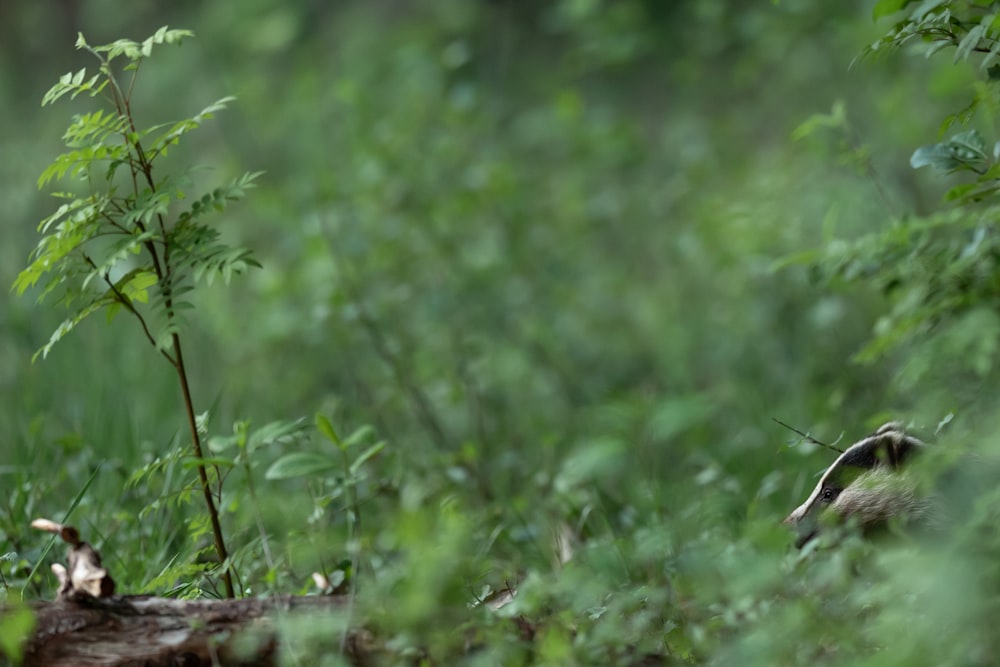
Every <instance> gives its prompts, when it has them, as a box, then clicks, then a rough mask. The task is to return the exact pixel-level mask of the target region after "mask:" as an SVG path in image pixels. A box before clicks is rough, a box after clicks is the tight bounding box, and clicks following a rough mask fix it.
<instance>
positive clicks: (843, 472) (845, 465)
mask: <svg viewBox="0 0 1000 667" xmlns="http://www.w3.org/2000/svg"><path fill="white" fill-rule="evenodd" d="M923 446H924V443H922V442H921V441H920V440H918V439H916V438H914V437H912V436H909V435H907V434H906V433H905V432H904V431H903V430H902V427H901V425H900V424H899V423H897V422H890V423H888V424H885V425H883V426H882V427H881V428H879V429H878V430H877V431H875V433H873V434H872V435H870V436H868V437H867V438H864V439H863V440H860V441H858V442H856V443H854V444H853V445H851V446H850V447H849V448H847V450H846V451H844V453H843V454H841V455H840V456H839V457H837V460H836V461H834V462H833V465H831V466H830V467H829V468H827V469H826V471H825V472H824V473H823V475H822V477H820V480H819V484H817V485H816V488H815V489H813V492H812V493H811V494H810V495H809V497H808V498H806V501H805V502H804V503H802V504H801V505H799V506H798V507H797V508H795V510H793V511H792V513H791V514H789V515H788V517H787V518H786V519H785V520H784V523H785V524H787V525H790V526H792V527H793V528H795V530H796V532H797V533H798V539H797V540H796V543H795V546H797V547H802V546H803V545H804V544H805V543H806V542H808V541H809V540H810V539H812V538H813V537H814V536H815V535H816V533H817V532H818V531H819V517H820V516H821V515H822V514H823V513H824V512H825V511H826V510H832V511H833V512H835V513H836V514H838V515H840V516H842V517H846V516H851V515H858V516H859V518H860V519H861V522H862V523H863V524H866V523H875V522H877V521H878V520H884V519H885V518H887V517H885V516H884V515H885V514H887V513H891V511H890V510H889V509H887V507H886V502H885V497H877V493H878V488H879V487H880V486H884V485H880V484H873V485H869V486H863V482H864V480H872V479H873V478H874V476H876V475H883V476H884V475H885V474H886V473H892V472H893V471H895V470H897V469H898V468H899V466H900V465H902V464H903V463H904V462H905V461H907V460H908V459H909V458H910V456H911V455H912V453H913V452H915V451H916V450H917V449H919V448H920V447H923ZM845 491H847V493H846V494H845ZM869 501H870V502H869ZM866 503H867V504H868V505H869V507H866Z"/></svg>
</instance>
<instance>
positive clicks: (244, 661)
mask: <svg viewBox="0 0 1000 667" xmlns="http://www.w3.org/2000/svg"><path fill="white" fill-rule="evenodd" d="M345 600H346V599H345V598H344V597H341V596H336V597H331V596H308V597H303V596H290V595H288V596H279V597H271V598H251V599H242V600H172V599H166V598H158V597H149V596H132V595H129V596H112V597H104V598H95V597H92V596H88V595H80V596H73V597H72V598H69V599H63V600H59V601H56V602H37V603H35V604H33V605H32V609H33V611H34V613H35V617H36V624H35V630H34V632H33V634H32V636H31V638H30V639H29V640H28V643H27V645H26V646H25V649H24V663H23V664H24V665H26V666H28V667H97V666H100V667H119V666H121V667H124V666H126V665H129V666H134V665H142V666H144V667H159V666H161V665H162V666H164V667H166V666H168V665H169V666H171V667H175V666H179V665H184V666H191V667H194V666H201V665H206V666H211V665H241V666H248V667H249V666H257V665H261V666H265V665H272V664H275V663H276V658H277V651H278V648H279V642H278V636H277V621H279V620H280V619H282V618H288V617H291V616H298V615H299V614H307V613H308V614H320V613H322V612H324V611H335V610H336V609H339V608H341V607H342V606H343V605H344V604H345ZM332 627H334V626H332ZM332 632H334V630H333V629H332V628H331V633H332ZM346 639H347V641H346V642H345V643H344V653H345V657H346V658H347V660H348V661H349V662H350V663H352V664H358V665H363V664H365V663H366V662H367V659H366V657H365V656H364V655H363V653H364V649H363V648H362V647H361V646H360V643H363V641H362V640H363V634H362V633H360V632H358V631H355V632H352V633H350V634H349V635H348V636H347V638H346Z"/></svg>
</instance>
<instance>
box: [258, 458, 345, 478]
mask: <svg viewBox="0 0 1000 667" xmlns="http://www.w3.org/2000/svg"><path fill="white" fill-rule="evenodd" d="M337 468H338V465H337V463H336V461H334V460H333V459H331V458H330V457H328V456H322V455H320V454H314V453H312V452H295V453H292V454H286V455H285V456H282V457H281V458H279V459H278V460H277V461H275V462H274V463H273V464H271V467H270V468H268V469H267V472H266V473H265V474H264V477H265V478H266V479H274V480H277V479H292V478H295V477H307V476H311V475H318V474H321V473H326V472H330V471H331V470H336V469H337Z"/></svg>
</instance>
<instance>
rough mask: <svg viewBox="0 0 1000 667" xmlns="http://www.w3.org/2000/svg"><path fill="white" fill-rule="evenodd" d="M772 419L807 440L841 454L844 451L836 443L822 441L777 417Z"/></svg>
mask: <svg viewBox="0 0 1000 667" xmlns="http://www.w3.org/2000/svg"><path fill="white" fill-rule="evenodd" d="M771 419H772V420H774V421H775V422H777V423H778V424H780V425H781V426H784V427H785V428H787V429H788V430H789V431H791V432H793V433H797V434H798V435H800V436H801V437H802V439H803V440H805V441H806V442H811V443H812V444H814V445H819V446H820V447H826V448H827V449H832V450H833V451H835V452H838V453H840V454H843V453H844V450H843V449H841V448H839V447H836V446H835V445H828V444H826V443H825V442H822V441H821V440H817V439H816V438H814V437H812V436H811V435H809V434H808V433H803V432H802V431H800V430H799V429H797V428H795V427H794V426H789V425H788V424H786V423H785V422H783V421H781V420H780V419H778V418H777V417H771ZM837 440H840V438H837Z"/></svg>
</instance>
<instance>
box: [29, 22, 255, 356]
mask: <svg viewBox="0 0 1000 667" xmlns="http://www.w3.org/2000/svg"><path fill="white" fill-rule="evenodd" d="M191 34H192V33H191V32H189V31H186V30H170V29H168V28H166V27H164V28H161V29H160V30H158V31H157V32H156V33H155V34H154V35H152V36H151V37H149V38H148V39H146V40H145V41H143V42H133V41H131V40H118V41H116V42H113V43H111V44H107V45H103V46H91V45H89V44H88V43H87V42H86V40H84V38H83V36H82V35H80V37H79V39H78V40H77V48H79V49H82V50H85V51H87V52H89V53H91V54H92V55H94V56H95V57H96V58H97V60H98V63H99V65H98V67H97V71H96V73H94V74H92V75H90V76H88V72H87V69H86V68H83V69H80V70H79V71H77V72H75V73H72V72H71V73H67V74H65V75H64V76H62V77H60V79H59V81H58V82H57V83H56V84H55V85H54V86H53V87H52V88H51V89H50V90H49V91H48V92H47V93H46V94H45V96H44V98H43V100H42V104H43V106H46V105H49V104H52V103H54V102H56V101H58V100H59V99H61V98H63V97H64V96H67V95H68V96H69V98H70V99H73V98H76V97H78V96H81V95H85V96H87V97H90V98H95V99H99V100H100V101H101V102H102V103H103V104H102V106H101V107H100V108H97V109H95V110H93V111H89V112H86V113H82V114H77V115H75V116H74V117H73V122H72V123H71V124H70V125H69V127H68V128H67V129H66V131H65V133H64V134H63V142H64V144H65V146H66V149H67V150H66V151H65V152H63V153H62V154H61V155H59V156H58V157H56V158H55V160H53V161H52V163H51V164H50V165H49V166H48V167H47V168H46V169H45V170H44V171H43V172H42V174H41V176H39V178H38V187H39V188H40V189H41V188H45V187H46V186H48V185H49V184H50V183H52V182H66V183H67V185H68V188H69V189H68V190H63V191H58V192H55V193H53V194H54V196H55V197H56V198H57V199H59V200H61V201H62V202H63V203H61V204H60V206H59V207H58V208H57V209H56V211H55V212H54V213H52V214H51V215H49V216H48V217H46V218H45V219H44V220H42V221H41V223H39V225H38V232H39V233H40V234H41V239H40V240H39V242H38V244H37V246H36V247H35V249H34V251H32V253H31V257H30V263H29V264H28V266H27V267H26V268H25V269H24V270H23V271H21V273H20V274H19V275H18V277H17V279H16V281H15V283H14V289H15V290H16V291H17V293H18V294H24V293H25V292H26V291H28V290H29V289H34V288H37V289H38V290H39V293H38V299H39V300H41V299H43V298H45V297H46V296H48V295H50V294H52V293H53V292H55V293H57V294H58V296H59V298H60V300H61V302H62V303H63V304H64V305H65V306H66V307H67V308H68V309H69V310H70V315H69V316H68V317H67V318H66V319H65V320H64V321H63V323H62V324H61V325H60V326H59V327H57V329H56V330H55V332H54V333H53V334H52V336H51V338H50V339H49V342H48V343H47V344H46V345H45V346H44V347H42V348H41V350H39V352H38V354H41V355H42V356H45V355H47V354H48V352H49V350H50V349H51V348H52V346H53V345H54V344H55V343H56V342H58V341H59V340H60V339H61V338H62V337H63V336H65V335H66V334H67V333H69V332H70V331H72V330H73V329H74V328H75V327H76V326H77V325H78V324H79V323H80V322H81V321H83V320H84V319H86V318H87V317H88V316H90V315H92V314H93V313H95V312H98V311H100V310H105V311H106V312H107V314H108V318H109V319H111V318H113V317H114V315H115V314H116V313H117V312H119V311H120V310H125V311H127V312H128V313H129V314H131V315H133V316H135V317H136V319H137V320H138V321H139V323H140V324H141V326H142V328H143V331H144V334H145V335H146V337H147V339H148V340H149V342H150V343H152V344H153V345H155V346H156V347H157V349H159V350H161V352H163V353H164V355H165V356H168V358H171V361H172V362H174V363H176V359H173V358H172V357H170V353H169V352H168V351H167V348H168V347H169V342H170V337H171V336H172V334H174V333H176V332H177V330H178V326H179V325H180V323H181V322H182V319H181V317H180V311H182V310H184V309H185V308H189V307H190V301H189V292H190V291H191V290H192V289H193V288H194V285H195V284H196V283H198V282H207V283H211V282H212V280H214V278H215V277H221V278H222V279H223V280H224V281H226V282H228V281H229V280H230V278H231V277H232V276H233V275H236V274H239V273H242V272H244V271H245V270H246V269H247V268H249V267H251V266H258V264H257V262H256V260H254V259H253V258H252V256H251V254H250V252H249V251H248V250H246V249H244V248H239V247H232V246H229V245H227V244H225V243H223V242H222V241H221V240H220V234H219V231H218V230H217V229H216V228H215V227H213V226H210V225H209V224H207V222H206V217H207V214H210V213H216V212H221V211H224V210H225V209H226V208H227V206H229V204H231V203H232V202H234V201H238V200H240V199H242V198H243V197H244V196H245V194H246V191H247V190H248V189H249V188H252V187H253V186H254V181H255V180H256V179H257V177H258V176H260V174H259V173H246V174H244V175H242V176H239V177H237V178H235V179H233V180H232V181H230V182H229V183H228V184H226V185H223V186H221V187H217V188H215V189H213V190H211V191H210V192H207V193H205V194H203V195H201V196H200V197H197V198H194V199H193V200H192V199H191V197H190V195H189V193H190V191H191V189H192V188H193V187H194V181H193V178H192V173H193V171H194V169H193V167H192V168H188V169H185V170H183V171H180V172H162V170H161V169H159V167H160V163H161V162H162V160H163V158H165V157H166V156H167V154H168V152H169V150H170V148H171V147H173V146H176V145H177V144H178V143H179V142H180V141H181V140H182V139H183V138H184V137H185V135H187V134H188V133H190V132H192V131H194V130H196V129H198V128H199V127H201V125H202V124H203V123H204V122H205V121H207V120H209V119H211V118H213V116H214V114H215V113H217V112H218V111H220V110H222V109H225V107H226V105H227V104H228V103H229V102H231V101H232V100H233V98H231V97H226V98H223V99H221V100H219V101H217V102H215V103H213V104H211V105H209V106H208V107H206V108H205V109H203V110H202V111H200V112H199V113H197V114H195V115H193V116H191V117H189V118H185V119H182V120H179V121H176V122H171V123H161V124H155V125H151V126H148V127H141V126H139V125H137V121H136V119H135V117H134V115H133V113H132V94H133V90H134V87H135V83H136V79H137V75H138V73H139V68H140V65H141V64H142V62H143V61H144V60H145V59H146V58H148V57H149V56H150V55H151V54H152V52H153V47H154V46H158V45H168V44H179V43H180V42H181V40H182V39H183V38H185V37H189V36H191ZM36 356H37V355H36Z"/></svg>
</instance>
